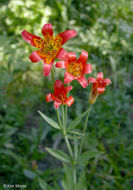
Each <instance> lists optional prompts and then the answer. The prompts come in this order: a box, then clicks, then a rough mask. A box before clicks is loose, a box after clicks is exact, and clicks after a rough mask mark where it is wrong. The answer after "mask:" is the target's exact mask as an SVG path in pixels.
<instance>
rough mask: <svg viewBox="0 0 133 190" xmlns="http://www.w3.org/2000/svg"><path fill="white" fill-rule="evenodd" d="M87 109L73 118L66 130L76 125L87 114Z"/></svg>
mask: <svg viewBox="0 0 133 190" xmlns="http://www.w3.org/2000/svg"><path fill="white" fill-rule="evenodd" d="M88 111H89V110H87V111H85V112H84V113H82V114H80V115H79V116H78V117H76V119H74V120H73V121H72V122H71V123H70V125H69V126H68V131H69V130H71V129H73V128H74V127H76V126H77V125H78V124H79V123H80V121H81V119H82V118H83V117H84V116H85V115H86V114H87V112H88Z"/></svg>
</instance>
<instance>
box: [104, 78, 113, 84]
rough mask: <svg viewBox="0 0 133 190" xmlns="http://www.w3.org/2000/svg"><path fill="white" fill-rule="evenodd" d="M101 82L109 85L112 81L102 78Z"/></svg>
mask: <svg viewBox="0 0 133 190" xmlns="http://www.w3.org/2000/svg"><path fill="white" fill-rule="evenodd" d="M103 82H104V84H106V85H109V84H111V83H112V82H111V80H110V79H104V80H103Z"/></svg>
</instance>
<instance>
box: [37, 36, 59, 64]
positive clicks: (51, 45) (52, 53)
mask: <svg viewBox="0 0 133 190" xmlns="http://www.w3.org/2000/svg"><path fill="white" fill-rule="evenodd" d="M61 42H62V38H61V37H60V36H59V35H57V36H56V37H55V38H54V37H53V36H50V34H49V33H47V34H46V35H45V36H44V40H43V39H34V43H35V45H36V47H37V48H40V49H39V50H38V54H39V55H40V56H41V57H42V58H45V61H46V63H50V62H51V61H52V60H53V59H54V58H55V57H56V55H57V53H58V52H59V50H60V48H61Z"/></svg>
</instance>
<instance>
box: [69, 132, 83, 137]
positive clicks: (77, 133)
mask: <svg viewBox="0 0 133 190" xmlns="http://www.w3.org/2000/svg"><path fill="white" fill-rule="evenodd" d="M68 132H69V133H73V134H75V135H80V136H83V135H84V134H83V133H80V132H77V131H68Z"/></svg>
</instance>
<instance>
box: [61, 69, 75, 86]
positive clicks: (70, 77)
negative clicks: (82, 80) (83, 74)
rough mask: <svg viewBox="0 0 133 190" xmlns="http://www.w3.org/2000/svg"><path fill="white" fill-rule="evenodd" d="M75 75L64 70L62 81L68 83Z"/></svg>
mask: <svg viewBox="0 0 133 190" xmlns="http://www.w3.org/2000/svg"><path fill="white" fill-rule="evenodd" d="M74 79H75V77H74V76H73V75H71V74H70V73H68V72H67V71H66V72H65V77H64V83H65V84H68V83H70V82H71V81H72V80H74Z"/></svg>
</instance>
